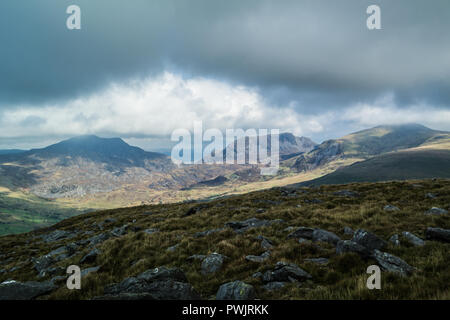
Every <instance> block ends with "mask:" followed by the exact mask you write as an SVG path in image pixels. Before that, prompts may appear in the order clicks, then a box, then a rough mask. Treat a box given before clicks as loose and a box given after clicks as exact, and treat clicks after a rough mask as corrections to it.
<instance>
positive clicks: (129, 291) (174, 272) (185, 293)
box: [97, 267, 200, 300]
mask: <svg viewBox="0 0 450 320" xmlns="http://www.w3.org/2000/svg"><path fill="white" fill-rule="evenodd" d="M185 281H186V276H185V275H184V273H183V272H182V271H181V270H180V269H178V268H166V267H159V268H155V269H150V270H147V271H145V272H143V273H141V274H140V275H138V276H137V277H132V278H127V279H125V280H123V281H122V282H120V283H118V284H113V285H109V286H107V287H106V288H105V291H104V294H105V296H103V297H107V298H111V299H114V300H117V299H121V298H125V297H126V296H127V295H128V296H129V298H130V300H136V299H151V300H198V299H200V296H199V295H198V294H197V293H196V292H195V290H194V289H193V288H192V286H191V285H190V284H188V283H186V282H185ZM100 298H101V297H100ZM97 299H99V298H97Z"/></svg>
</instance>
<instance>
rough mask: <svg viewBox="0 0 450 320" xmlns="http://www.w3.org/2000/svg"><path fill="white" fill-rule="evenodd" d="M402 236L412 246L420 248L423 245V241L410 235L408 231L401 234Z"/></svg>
mask: <svg viewBox="0 0 450 320" xmlns="http://www.w3.org/2000/svg"><path fill="white" fill-rule="evenodd" d="M402 236H403V238H404V239H405V240H406V241H408V242H409V243H410V244H412V245H413V246H416V247H421V246H423V245H425V241H423V240H422V239H420V238H419V237H418V236H416V235H415V234H412V233H411V232H408V231H405V232H402Z"/></svg>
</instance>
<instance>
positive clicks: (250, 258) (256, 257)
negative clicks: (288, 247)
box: [245, 251, 270, 263]
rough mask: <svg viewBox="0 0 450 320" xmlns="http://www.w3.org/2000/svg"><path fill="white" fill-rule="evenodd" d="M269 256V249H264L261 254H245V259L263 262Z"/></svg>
mask: <svg viewBox="0 0 450 320" xmlns="http://www.w3.org/2000/svg"><path fill="white" fill-rule="evenodd" d="M269 257H270V251H266V252H264V253H263V254H261V255H260V256H252V255H249V256H246V257H245V260H248V261H251V262H258V263H261V262H264V261H266V260H267V259H269Z"/></svg>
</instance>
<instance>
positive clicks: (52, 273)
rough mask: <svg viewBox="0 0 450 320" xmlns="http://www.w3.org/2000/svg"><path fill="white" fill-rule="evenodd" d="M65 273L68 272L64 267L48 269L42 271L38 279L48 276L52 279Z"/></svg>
mask: <svg viewBox="0 0 450 320" xmlns="http://www.w3.org/2000/svg"><path fill="white" fill-rule="evenodd" d="M65 271H66V270H65V269H64V268H62V267H54V268H46V269H44V270H42V271H41V272H39V275H38V277H39V278H44V277H47V276H50V277H52V276H55V275H57V274H63V273H65Z"/></svg>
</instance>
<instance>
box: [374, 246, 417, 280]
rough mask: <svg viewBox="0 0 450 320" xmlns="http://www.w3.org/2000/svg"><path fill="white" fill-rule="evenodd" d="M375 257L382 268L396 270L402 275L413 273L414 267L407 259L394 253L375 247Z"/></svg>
mask: <svg viewBox="0 0 450 320" xmlns="http://www.w3.org/2000/svg"><path fill="white" fill-rule="evenodd" d="M373 258H374V259H375V260H376V261H377V262H378V264H379V265H380V266H381V268H382V269H384V270H386V271H389V272H394V273H397V274H399V275H402V276H406V275H409V274H411V273H412V272H413V271H414V268H413V267H411V266H410V265H409V264H407V263H406V262H405V261H403V260H402V259H400V258H399V257H396V256H394V255H392V254H389V253H386V252H381V251H379V250H377V249H375V251H374V253H373Z"/></svg>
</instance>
